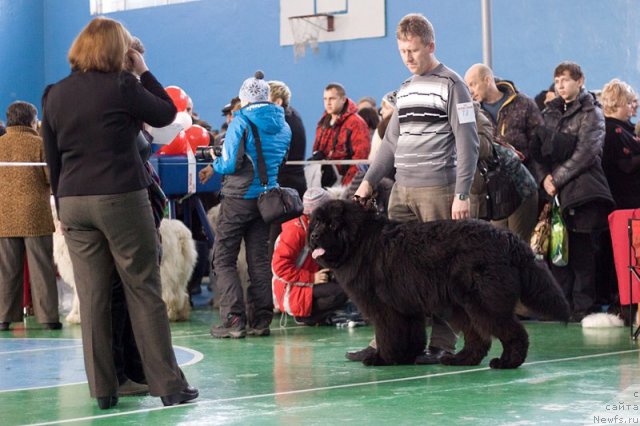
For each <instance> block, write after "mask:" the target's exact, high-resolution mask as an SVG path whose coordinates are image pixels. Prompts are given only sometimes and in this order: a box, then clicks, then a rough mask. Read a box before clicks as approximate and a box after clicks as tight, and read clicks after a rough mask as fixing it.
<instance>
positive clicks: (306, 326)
mask: <svg viewBox="0 0 640 426" xmlns="http://www.w3.org/2000/svg"><path fill="white" fill-rule="evenodd" d="M299 328H309V326H308V325H296V326H292V327H277V328H272V329H271V332H272V333H274V332H276V331H288V330H296V329H299ZM171 334H172V336H171V338H172V339H173V340H175V339H184V338H185V337H211V333H197V334H181V335H179V336H174V335H173V332H171Z"/></svg>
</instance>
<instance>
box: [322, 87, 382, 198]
mask: <svg viewBox="0 0 640 426" xmlns="http://www.w3.org/2000/svg"><path fill="white" fill-rule="evenodd" d="M370 148H371V136H370V134H369V127H367V123H366V122H365V121H364V119H363V118H362V117H360V116H359V115H358V107H357V106H356V104H355V103H354V102H353V101H352V100H351V99H349V98H347V102H345V104H344V109H343V113H342V114H341V115H340V117H339V118H338V120H336V122H335V123H334V124H333V126H332V125H331V115H329V114H327V113H326V112H325V113H324V114H322V118H321V119H320V121H319V122H318V127H316V139H315V141H314V142H313V151H314V152H315V151H322V152H324V155H325V157H326V158H327V160H351V159H353V160H366V159H367V158H369V149H370ZM338 171H339V172H340V174H341V175H342V176H343V178H342V184H343V185H348V184H349V183H350V182H351V180H352V179H353V177H354V176H355V174H356V173H357V172H358V168H357V166H338Z"/></svg>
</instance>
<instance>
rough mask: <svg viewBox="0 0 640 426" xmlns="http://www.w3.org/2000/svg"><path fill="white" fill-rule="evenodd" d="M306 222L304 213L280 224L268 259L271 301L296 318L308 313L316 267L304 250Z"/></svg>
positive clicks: (306, 218)
mask: <svg viewBox="0 0 640 426" xmlns="http://www.w3.org/2000/svg"><path fill="white" fill-rule="evenodd" d="M308 225H309V216H307V215H302V216H300V217H299V218H295V219H291V220H290V221H288V222H285V223H283V224H282V232H281V233H280V236H279V237H278V239H277V240H276V245H275V249H274V251H273V258H272V260H271V268H272V269H273V279H272V281H271V283H272V286H271V288H272V291H273V304H274V306H275V307H276V308H278V309H279V310H280V311H281V312H286V313H288V314H289V315H293V316H296V317H308V316H309V315H311V304H312V296H313V281H314V276H315V273H316V272H318V270H319V269H320V266H318V264H317V263H316V261H315V260H313V258H312V257H311V253H309V252H308V251H307V250H305V247H306V238H307V227H308ZM298 265H300V266H299V267H298Z"/></svg>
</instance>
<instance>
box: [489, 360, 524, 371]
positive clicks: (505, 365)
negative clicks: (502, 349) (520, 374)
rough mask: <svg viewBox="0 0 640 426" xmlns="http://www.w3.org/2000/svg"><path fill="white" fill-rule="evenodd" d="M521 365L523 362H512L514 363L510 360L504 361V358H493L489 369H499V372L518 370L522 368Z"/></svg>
mask: <svg viewBox="0 0 640 426" xmlns="http://www.w3.org/2000/svg"><path fill="white" fill-rule="evenodd" d="M520 365H522V363H521V362H512V361H509V360H504V359H502V358H493V359H492V360H491V361H490V362H489V367H491V368H495V369H499V370H506V369H510V368H518V367H520Z"/></svg>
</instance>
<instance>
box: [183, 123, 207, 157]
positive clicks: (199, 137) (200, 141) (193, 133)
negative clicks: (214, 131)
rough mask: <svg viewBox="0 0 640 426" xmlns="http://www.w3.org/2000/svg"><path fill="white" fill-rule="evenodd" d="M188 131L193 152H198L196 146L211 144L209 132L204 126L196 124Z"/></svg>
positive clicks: (188, 138)
mask: <svg viewBox="0 0 640 426" xmlns="http://www.w3.org/2000/svg"><path fill="white" fill-rule="evenodd" d="M186 133H187V140H188V141H189V145H190V146H191V150H192V151H193V152H196V148H197V147H199V146H208V145H209V139H210V138H209V132H207V129H205V128H204V127H202V126H199V125H197V124H194V125H193V126H191V127H189V128H188V129H187V130H186Z"/></svg>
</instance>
